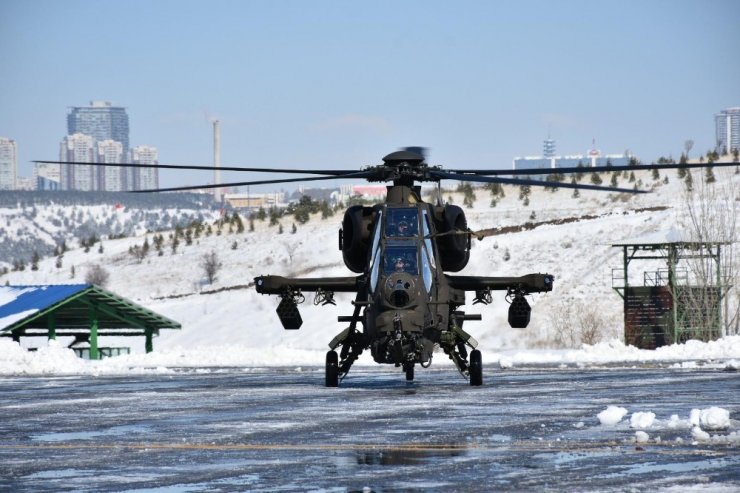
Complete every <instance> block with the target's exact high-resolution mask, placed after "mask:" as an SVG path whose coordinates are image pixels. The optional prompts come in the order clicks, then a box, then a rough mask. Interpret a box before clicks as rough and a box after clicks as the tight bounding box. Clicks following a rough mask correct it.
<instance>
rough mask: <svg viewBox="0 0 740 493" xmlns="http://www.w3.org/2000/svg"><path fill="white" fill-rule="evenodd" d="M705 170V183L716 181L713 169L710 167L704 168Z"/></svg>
mask: <svg viewBox="0 0 740 493" xmlns="http://www.w3.org/2000/svg"><path fill="white" fill-rule="evenodd" d="M704 169H705V170H706V174H705V175H704V181H705V182H706V183H714V182H715V181H717V178H715V177H714V170H712V167H711V166H710V167H709V168H704Z"/></svg>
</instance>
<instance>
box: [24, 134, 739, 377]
mask: <svg viewBox="0 0 740 493" xmlns="http://www.w3.org/2000/svg"><path fill="white" fill-rule="evenodd" d="M34 162H36V163H57V164H67V165H84V166H90V165H98V166H111V167H132V168H137V167H138V168H160V169H201V170H211V171H212V170H213V167H212V166H191V165H167V164H130V163H89V162H60V161H34ZM708 166H737V163H727V162H714V163H691V164H680V165H678V164H640V165H638V166H630V167H616V166H590V167H580V166H579V167H573V168H557V169H556V170H553V169H519V170H501V169H499V170H491V169H487V170H486V169H454V170H445V169H443V168H441V167H439V166H431V165H429V164H427V163H426V161H425V157H424V154H423V148H418V147H415V148H405V149H403V150H400V151H397V152H393V153H391V154H388V155H387V156H385V157H384V158H383V164H380V165H375V166H367V167H365V168H363V169H361V170H359V171H358V170H356V169H355V170H352V169H350V170H328V169H325V170H307V169H283V168H246V167H231V166H224V167H221V169H222V170H225V171H246V172H271V173H291V174H313V175H318V176H313V177H303V178H286V179H271V180H255V181H247V182H237V183H224V184H210V185H200V186H186V187H170V188H158V189H155V190H139V191H136V192H144V193H146V192H170V191H187V190H194V189H203V188H222V187H237V186H245V185H262V184H278V183H291V182H305V181H318V180H328V179H365V180H367V181H369V182H381V183H390V184H389V185H387V186H386V187H387V193H386V199H385V201H384V202H383V203H379V204H376V205H373V206H364V205H354V206H351V207H349V208H348V209H347V210H346V211H345V213H344V217H343V220H342V226H341V228H340V229H339V232H338V242H337V246H338V249H339V250H340V251H341V252H342V258H343V260H344V264H345V265H346V267H347V268H348V269H349V270H350V271H352V272H353V273H354V274H356V275H353V276H347V277H323V278H291V277H283V276H278V275H263V276H258V277H256V278H255V279H254V286H255V290H256V292H257V293H260V294H263V295H274V296H278V297H279V298H280V301H279V303H278V306H277V309H276V311H277V316H278V318H279V320H280V322H281V324H282V326H283V328H284V329H285V330H298V329H299V328H300V327H301V325H302V323H303V322H302V319H301V315H300V312H299V310H298V305H299V304H300V303H302V302H303V301H305V295H304V293H309V292H312V293H314V304H315V305H322V306H325V305H329V304H332V305H335V304H336V302H335V300H334V296H335V293H338V292H347V293H355V299H354V301H352V306H353V312H352V314H351V315H347V316H340V317H338V322H339V323H346V324H348V326H347V327H346V328H345V329H343V330H342V331H341V332H340V333H339V334H338V335H337V336H336V337H334V339H332V340H331V341H330V342H329V351H328V352H327V354H326V362H325V365H326V366H325V385H326V386H327V387H337V386H338V385H339V382H340V381H341V380H342V379H344V377H346V376H347V374H348V373H349V371H350V368H351V367H352V365H353V364H354V363H355V361H357V359H358V357H359V356H360V354H362V353H363V352H364V351H366V350H368V349H369V350H370V353H371V355H372V358H373V360H374V361H375V362H377V363H380V364H392V365H395V366H396V367H400V368H402V371H403V372H404V373H405V376H406V380H408V381H413V380H414V370H415V367H416V365H419V366H420V367H422V368H427V367H429V366H430V365H431V363H432V357H433V355H434V354H435V352H436V350H437V348H439V349H441V350H442V351H443V352H444V353H445V354H446V355H447V356H448V357H449V358H450V359H451V360H452V361H453V363H454V364H455V366H456V367H457V369H458V370H459V371H460V373H461V374H462V375H463V376H464V377H466V378H467V379H468V380H469V383H470V385H471V386H480V385H482V384H483V362H482V356H481V352H480V350H479V349H477V346H478V342H477V341H476V340H475V339H474V338H473V336H472V335H470V334H469V333H468V332H467V331H466V330H465V329H463V324H464V322H466V321H480V320H481V319H482V318H481V315H479V314H470V313H466V312H465V311H464V310H463V309H462V308H464V306H465V305H466V293H468V292H470V293H474V295H473V305H475V304H484V305H487V304H490V303H492V301H493V291H501V292H503V293H505V294H504V299H505V300H506V301H507V302H508V303H509V311H508V323H509V325H510V326H511V327H512V328H526V327H527V325H528V324H529V321H530V315H531V307H530V305H529V303H528V302H527V299H526V296H527V295H530V294H533V293H546V292H550V291H552V289H553V286H554V282H555V279H554V276H552V275H550V274H547V273H530V274H526V275H523V276H520V277H486V276H466V275H454V274H451V273H455V272H459V271H461V270H462V269H463V268H465V266H466V265H467V264H468V261H469V258H470V249H471V239H472V238H473V237H474V236H476V237H478V238H479V239H480V238H481V237H482V235H481V234H479V233H476V232H474V231H471V230H470V229H469V228H468V225H467V220H466V217H465V213H464V211H463V209H462V208H460V207H459V206H456V205H453V204H445V203H444V202H443V200H442V194H441V189H439V193H437V200H436V203H428V202H425V201H424V200H423V199H422V196H421V186H420V185H418V183H421V182H435V183H437V184H438V187H441V181H442V180H459V181H466V182H483V183H501V184H510V185H522V186H537V187H557V188H573V189H585V190H600V191H607V192H620V193H630V194H632V193H649V192H647V191H643V190H635V189H626V188H619V187H608V186H599V185H590V184H582V183H575V182H571V183H567V182H548V181H543V180H536V179H528V178H526V177H527V176H528V175H529V176H532V175H534V176H536V175H548V174H551V173H553V172H555V171H557V172H558V173H562V174H568V173H583V172H589V173H591V172H617V171H622V170H637V169H642V170H645V169H659V170H660V169H675V168H678V167H685V168H703V167H708Z"/></svg>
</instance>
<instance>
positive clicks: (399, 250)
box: [383, 245, 419, 276]
mask: <svg viewBox="0 0 740 493" xmlns="http://www.w3.org/2000/svg"><path fill="white" fill-rule="evenodd" d="M417 258H418V255H417V250H416V245H411V246H387V247H386V249H385V252H384V254H383V259H384V272H385V273H386V274H393V273H397V272H405V273H407V274H411V275H412V276H416V275H418V274H419V265H418V261H417Z"/></svg>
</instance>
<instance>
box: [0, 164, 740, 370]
mask: <svg viewBox="0 0 740 493" xmlns="http://www.w3.org/2000/svg"><path fill="white" fill-rule="evenodd" d="M636 175H637V176H636V177H637V180H638V182H639V181H641V182H642V183H643V184H644V186H643V188H650V187H653V188H654V191H653V193H650V194H644V195H630V196H626V195H618V194H607V193H603V192H591V191H581V192H580V196H579V197H577V198H574V197H573V191H572V190H567V189H560V190H559V191H557V192H554V193H553V192H550V191H548V190H532V193H531V195H530V197H529V201H530V203H529V205H528V206H524V205H523V204H522V201H521V200H519V188H518V187H505V188H504V190H505V194H506V195H505V197H504V198H503V199H500V200H498V203H497V205H496V207H493V208H492V207H491V206H490V202H491V197H490V195H489V192H488V191H487V190H485V189H483V188H476V189H475V193H476V196H477V198H476V201H475V203H474V206H473V207H472V208H470V209H465V210H466V215H467V217H468V223H469V226H470V227H471V228H472V229H473V230H481V229H487V228H497V227H503V226H512V227H516V226H521V225H524V224H525V223H527V222H531V223H540V222H543V223H547V224H543V225H540V226H537V227H535V228H534V229H531V230H523V231H518V232H511V233H507V234H499V235H495V236H491V237H488V238H485V239H484V240H482V241H480V242H479V241H477V240H474V242H473V244H474V246H473V250H472V252H471V260H470V263H469V265H468V266H467V267H466V268H465V270H464V271H462V272H461V273H460V274H467V275H495V276H519V275H524V274H528V273H533V272H547V273H550V274H553V275H554V276H555V288H554V290H553V291H552V292H551V293H548V294H542V295H533V296H531V297H530V304H531V305H532V307H533V313H532V321H531V323H530V326H529V328H527V329H526V330H515V329H511V328H509V326H508V323H507V321H506V320H507V318H506V317H507V310H508V304H507V303H506V302H505V301H504V299H503V293H494V303H493V304H491V305H488V306H483V305H475V306H471V305H468V306H467V307H466V309H467V312H468V313H481V314H482V315H483V321H482V322H468V323H466V330H467V331H469V332H470V333H471V334H472V335H473V336H474V337H475V338H476V339H478V341H479V342H480V343H481V346H480V348H481V349H482V350H483V352H484V354H486V351H489V352H492V351H500V350H506V349H508V350H512V349H517V348H538V347H539V348H542V347H548V346H551V345H552V344H554V334H553V332H552V323H553V322H552V314H553V313H556V312H558V310H563V308H564V307H567V306H571V307H575V308H578V309H582V310H591V311H592V312H593V311H595V312H596V315H597V316H598V317H599V320H600V321H601V325H602V328H601V333H600V334H599V335H598V337H599V339H598V340H602V341H607V340H610V339H612V338H619V337H620V336H621V332H622V300H621V298H620V297H619V296H618V295H617V294H616V293H615V292H614V291H613V290H612V268H621V266H622V252H621V249H618V248H613V247H612V246H611V245H612V244H614V243H617V242H620V241H621V240H625V239H628V238H634V237H638V236H641V235H645V234H648V233H654V232H659V231H665V230H669V229H671V228H674V229H675V228H678V229H681V228H684V227H685V226H686V217H685V209H684V207H685V206H684V202H685V201H684V188H685V186H684V183H683V182H682V181H681V180H679V179H678V178H677V176H676V172H675V171H671V172H667V173H666V172H664V173H662V175H661V176H660V178H659V179H657V180H654V179H653V177H652V175H651V173H650V172H647V171H641V172H637V173H636ZM693 175H694V183H695V184H697V183H698V182H699V180H700V177H701V176H702V175H701V174H700V173H698V172H696V171H694V173H693ZM715 175H716V176H717V179H718V185H722V186H726V185H729V184H734V187H735V190H738V189H740V175H739V174H736V173H735V168H731V169H727V170H717V169H715ZM666 176H667V177H668V179H669V180H668V183H664V181H663V180H664V179H665V177H666ZM607 179H608V177H607ZM586 180H587V178H586ZM620 185H621V186H623V187H624V186H629V187H631V186H632V184H631V183H629V184H628V183H627V179H626V178H624V177H622V178H620ZM444 196H445V198H447V197H448V196H451V197H452V199H453V201H454V202H455V203H459V204H462V201H463V198H462V195H461V194H457V193H452V192H449V193H448V192H445V194H444ZM584 216H588V217H584ZM555 220H560V221H555ZM293 222H294V221H293V218H291V217H284V218H282V220H281V223H282V226H283V228H284V233H283V234H278V227H277V226H269V224H268V221H264V222H260V221H255V223H254V224H255V231H253V232H250V231H249V228H248V227H246V228H245V231H244V232H242V233H236V232H229V227H228V225H227V226H224V228H223V229H222V231H221V232H220V234H219V233H218V232H217V231H216V230H214V232H213V234H211V235H210V236H206V235H205V234H202V235H200V236H199V237H198V238H194V239H193V242H192V244H191V245H186V244H185V242H183V241H181V242H180V245H179V246H178V248H177V250H176V252H174V253H173V251H172V249H171V246H170V244H171V240H170V238H169V234H168V233H164V237H165V243H164V248H163V255H162V256H157V254H156V252H154V250H153V249H152V250H150V252H149V254H148V256H146V257H145V258H144V259H143V260H141V261H140V260H138V259H137V258H135V256H133V255H132V254H131V253H130V252H129V251H130V249H131V248H132V247H134V246H136V245H138V246H142V245H143V243H144V241H145V239H146V241H147V242H148V243H149V244H152V242H153V239H154V238H153V237H154V235H153V234H148V235H139V236H136V237H130V238H123V239H116V240H106V241H105V249H104V251H103V253H99V252H98V251H97V250H96V248H92V249H90V251H89V252H87V253H85V252H84V251H83V250H82V249H73V250H70V251H68V252H67V253H65V254H64V257H63V264H62V266H61V267H57V266H56V264H55V259H54V258H47V259H44V260H42V261H41V262H40V264H39V269H38V271H30V270H28V269H26V270H25V271H23V272H11V273H8V274H6V275H5V276H2V277H0V283H10V284H12V285H33V284H46V283H79V282H84V276H85V272H86V271H87V270H88V269H89V267H90V266H92V265H94V264H100V265H102V266H104V267H105V269H107V270H108V271H109V273H110V280H109V283H108V285H107V286H106V287H107V289H110V290H112V291H113V292H115V293H117V294H120V295H121V296H124V297H126V298H129V299H131V300H134V301H136V302H138V303H140V304H142V305H144V306H146V307H148V308H150V309H152V310H154V311H156V312H159V313H162V314H163V315H165V316H167V317H170V318H173V319H175V320H177V321H179V322H181V323H182V326H183V329H182V330H181V331H164V332H163V333H162V334H161V335H160V337H159V338H157V339H156V340H155V349H158V350H163V349H165V348H173V347H177V346H181V347H183V348H186V349H193V348H198V347H204V346H210V347H219V350H218V353H219V354H220V357H221V358H223V359H225V360H228V359H229V357H230V356H229V354H230V351H232V349H233V348H235V347H237V346H238V347H242V348H250V350H251V351H253V352H254V354H255V356H254V360H255V361H280V360H284V361H285V362H290V361H305V359H306V358H303V357H301V356H300V354H303V352H306V351H308V353H310V354H314V353H318V352H321V353H323V352H325V351H326V345H327V343H328V342H329V341H330V340H331V339H332V338H333V337H334V336H335V335H336V334H337V333H338V332H339V331H340V330H342V329H343V328H344V327H343V326H342V325H340V324H338V323H337V316H338V315H350V314H351V311H352V306H351V305H350V303H349V302H350V300H351V297H350V296H349V295H346V294H340V293H338V294H337V296H336V298H337V306H336V307H334V306H331V305H329V306H326V307H316V306H314V305H313V303H312V300H313V296H312V295H308V296H307V300H306V303H304V304H303V305H301V306H300V309H301V314H302V316H303V320H304V324H303V327H302V328H301V330H299V331H284V330H283V329H282V328H281V326H280V323H279V321H278V319H277V316H276V314H275V308H276V307H277V304H278V301H279V300H278V299H277V298H276V297H269V296H261V295H259V294H257V293H256V292H255V291H254V289H253V287H252V284H251V283H252V281H253V278H254V277H255V276H257V275H262V274H275V275H284V276H309V277H320V276H345V275H351V273H350V272H349V271H348V270H347V269H346V267H345V266H344V264H343V262H342V257H341V253H340V252H339V251H338V249H337V229H338V228H339V225H340V223H341V215H340V214H337V215H335V216H333V217H330V218H327V219H324V220H322V219H321V218H320V217H318V216H315V217H313V218H312V219H311V220H310V221H309V222H308V223H306V224H305V225H299V226H297V231H296V232H295V234H292V233H291V229H292V224H293ZM556 222H557V223H560V224H555V223H556ZM245 223H246V221H245ZM245 226H246V224H245ZM512 229H514V230H515V229H517V228H512ZM211 251H214V252H216V253H217V255H218V258H219V260H220V262H221V263H222V268H221V270H220V271H219V272H218V276H217V279H216V280H215V281H214V283H213V284H208V283H207V281H206V279H205V273H204V270H203V267H202V259H203V256H204V255H205V254H207V253H209V252H211ZM72 267H74V271H75V274H74V277H73V276H72V273H71V270H72ZM658 267H662V266H658ZM656 268H657V267H656ZM733 295H734V296H737V291H735V292H734V294H733ZM468 301H469V303H470V301H472V300H471V299H470V298H469V300H468ZM34 343H37V341H34ZM123 343H124V344H125V345H129V344H131V341H130V340H128V341H125V342H123ZM139 344H140V345H141V346H143V343H139V342H137V343H135V345H134V346H133V349H134V350H135V351H139V352H141V351H142V350H143V347H141V346H138V345H139ZM440 359H446V358H440ZM322 361H323V359H322V358H321V357H319V358H318V359H317V360H316V363H321V362H322ZM361 361H363V360H361ZM489 361H490V360H489Z"/></svg>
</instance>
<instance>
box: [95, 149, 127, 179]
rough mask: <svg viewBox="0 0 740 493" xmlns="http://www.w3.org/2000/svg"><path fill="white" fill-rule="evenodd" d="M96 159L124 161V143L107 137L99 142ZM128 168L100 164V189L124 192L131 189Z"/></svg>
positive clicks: (114, 161) (105, 161)
mask: <svg viewBox="0 0 740 493" xmlns="http://www.w3.org/2000/svg"><path fill="white" fill-rule="evenodd" d="M96 161H97V162H99V163H109V164H117V163H121V162H122V161H123V144H121V143H120V142H117V141H115V140H111V139H107V140H103V141H100V142H98V144H97V157H96ZM125 170H126V168H121V167H118V166H100V167H99V169H98V190H101V191H104V192H123V191H124V190H129V188H128V179H127V178H128V176H127V173H126V171H125Z"/></svg>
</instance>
